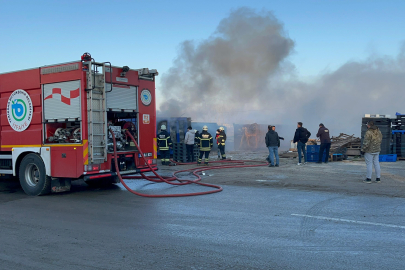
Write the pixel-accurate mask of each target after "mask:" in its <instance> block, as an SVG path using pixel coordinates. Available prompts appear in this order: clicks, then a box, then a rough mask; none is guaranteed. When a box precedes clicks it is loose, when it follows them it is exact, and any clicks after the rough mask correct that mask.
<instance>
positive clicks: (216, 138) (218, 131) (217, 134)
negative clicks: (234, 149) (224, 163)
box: [215, 129, 221, 159]
mask: <svg viewBox="0 0 405 270" xmlns="http://www.w3.org/2000/svg"><path fill="white" fill-rule="evenodd" d="M220 133H221V131H220V130H219V129H217V132H216V135H215V140H216V141H217V145H218V146H219V142H218V138H219V134H220ZM218 159H221V150H220V149H219V147H218Z"/></svg>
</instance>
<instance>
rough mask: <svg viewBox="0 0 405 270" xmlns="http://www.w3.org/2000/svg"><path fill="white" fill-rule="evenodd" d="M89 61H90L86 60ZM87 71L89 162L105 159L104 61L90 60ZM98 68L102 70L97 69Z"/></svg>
mask: <svg viewBox="0 0 405 270" xmlns="http://www.w3.org/2000/svg"><path fill="white" fill-rule="evenodd" d="M88 63H90V62H88ZM88 66H89V71H88V72H87V89H86V91H87V116H88V117H87V119H88V132H89V163H92V164H100V163H103V162H105V161H107V141H108V134H107V132H108V130H107V113H106V91H105V90H106V89H105V73H106V65H105V63H96V62H91V65H88ZM99 68H101V69H102V71H101V72H100V71H99Z"/></svg>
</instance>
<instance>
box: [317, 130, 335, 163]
mask: <svg viewBox="0 0 405 270" xmlns="http://www.w3.org/2000/svg"><path fill="white" fill-rule="evenodd" d="M329 134H330V133H329V129H327V128H326V127H325V126H324V125H323V124H322V123H321V124H319V130H318V133H317V134H316V137H319V139H320V140H321V147H320V149H319V159H318V162H316V163H322V157H323V152H324V151H326V159H325V163H328V159H329V150H330V145H331V142H330V135H329Z"/></svg>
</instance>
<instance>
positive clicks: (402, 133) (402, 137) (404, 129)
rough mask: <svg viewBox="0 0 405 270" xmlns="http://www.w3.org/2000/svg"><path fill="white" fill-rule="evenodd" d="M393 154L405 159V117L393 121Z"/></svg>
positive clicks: (398, 116) (398, 117)
mask: <svg viewBox="0 0 405 270" xmlns="http://www.w3.org/2000/svg"><path fill="white" fill-rule="evenodd" d="M391 153H392V154H396V155H397V156H398V157H400V158H404V157H405V115H397V118H396V119H392V151H391Z"/></svg>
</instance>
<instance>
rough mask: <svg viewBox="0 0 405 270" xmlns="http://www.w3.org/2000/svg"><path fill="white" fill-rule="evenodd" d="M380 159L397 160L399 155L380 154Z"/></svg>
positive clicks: (386, 160) (381, 160) (382, 160)
mask: <svg viewBox="0 0 405 270" xmlns="http://www.w3.org/2000/svg"><path fill="white" fill-rule="evenodd" d="M379 160H380V162H396V161H397V155H396V154H394V155H380V157H379Z"/></svg>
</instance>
